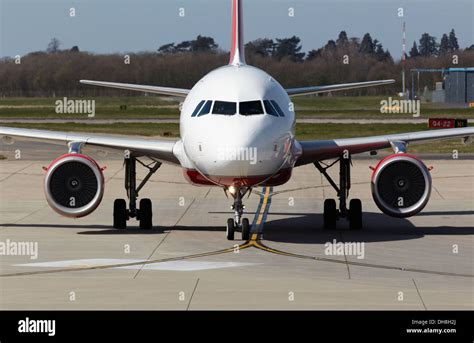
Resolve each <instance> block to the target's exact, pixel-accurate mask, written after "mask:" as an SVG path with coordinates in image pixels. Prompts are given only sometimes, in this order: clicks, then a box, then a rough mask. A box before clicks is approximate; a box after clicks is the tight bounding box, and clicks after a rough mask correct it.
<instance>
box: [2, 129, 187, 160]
mask: <svg viewBox="0 0 474 343" xmlns="http://www.w3.org/2000/svg"><path fill="white" fill-rule="evenodd" d="M0 138H2V139H3V141H4V142H5V143H7V144H8V143H10V142H12V141H15V140H23V141H24V140H29V141H39V142H46V143H54V144H64V145H66V146H67V144H69V143H73V142H74V143H82V144H83V146H84V148H87V147H91V148H97V150H115V151H117V152H123V151H126V150H128V151H130V153H131V154H134V155H136V156H150V157H154V158H155V159H157V160H159V161H162V162H166V163H170V164H176V165H179V164H180V163H179V160H178V158H177V156H176V155H175V154H174V153H173V149H174V147H175V144H176V141H172V140H157V139H143V138H142V139H138V138H129V137H119V136H106V135H95V134H85V133H68V132H57V131H47V130H33V129H20V128H13V127H0Z"/></svg>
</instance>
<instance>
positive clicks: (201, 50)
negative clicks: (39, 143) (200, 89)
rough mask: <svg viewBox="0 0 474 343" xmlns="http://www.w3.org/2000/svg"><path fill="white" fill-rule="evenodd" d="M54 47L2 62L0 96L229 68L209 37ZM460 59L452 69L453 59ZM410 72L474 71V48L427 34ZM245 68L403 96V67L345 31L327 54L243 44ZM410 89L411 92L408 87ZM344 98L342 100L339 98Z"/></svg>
mask: <svg viewBox="0 0 474 343" xmlns="http://www.w3.org/2000/svg"><path fill="white" fill-rule="evenodd" d="M60 47H61V43H60V42H59V40H57V39H52V40H51V42H50V43H49V44H48V46H47V48H46V51H38V52H33V53H30V54H28V55H26V56H23V57H21V58H20V59H19V60H18V59H17V58H3V59H1V60H0V96H2V97H5V96H55V97H61V96H99V95H110V96H113V95H117V94H118V92H122V94H129V95H139V94H140V93H133V92H127V91H117V90H111V89H106V88H98V87H91V86H85V85H81V84H79V82H78V81H79V80H80V79H93V80H102V81H111V82H125V83H139V84H150V85H161V86H169V87H182V88H190V87H192V86H193V85H194V84H195V83H196V82H197V81H198V80H199V79H200V78H201V77H202V76H204V75H205V74H206V73H208V72H209V71H211V70H212V69H215V68H217V67H219V66H222V65H224V64H226V63H227V62H228V52H226V51H223V50H222V49H221V48H220V47H219V46H218V44H217V43H216V42H215V41H214V39H213V38H212V37H205V36H197V37H196V39H193V40H189V41H183V42H179V43H169V44H165V45H163V46H161V47H159V48H158V49H157V50H156V51H155V52H141V53H131V54H127V55H124V54H92V53H88V52H82V51H80V49H79V47H77V46H74V47H72V48H70V49H60ZM454 53H455V54H456V55H457V56H458V59H457V60H458V64H456V65H453V60H452V54H454ZM406 57H407V59H406V61H405V68H406V70H410V69H411V68H448V67H472V66H474V45H471V46H470V47H468V48H465V49H461V48H460V47H459V45H458V41H457V38H456V35H455V32H454V30H451V32H449V33H447V34H445V35H443V36H442V38H441V41H440V42H439V43H438V42H437V40H436V38H434V37H433V36H431V35H429V34H428V33H424V34H423V35H422V36H421V38H420V40H419V42H418V44H417V43H416V42H414V44H413V47H412V49H411V51H410V53H409V55H407V56H406ZM246 58H247V61H248V62H249V63H250V64H252V65H255V66H256V67H259V68H261V69H263V70H265V71H267V72H268V73H270V74H271V75H272V76H273V77H275V79H277V80H278V81H280V83H282V85H283V86H284V87H303V86H310V85H323V84H332V83H346V82H358V81H368V80H376V79H387V78H394V79H396V80H397V83H396V84H394V85H391V86H386V87H375V88H367V89H360V90H354V91H347V92H343V93H342V94H357V95H361V94H371V95H375V94H394V93H396V92H399V91H400V89H401V84H400V83H401V81H400V79H401V78H400V74H401V70H402V63H401V62H400V61H394V59H393V58H392V56H391V53H390V52H389V51H388V50H387V49H384V47H383V45H382V43H381V42H380V41H379V40H378V39H376V38H373V37H372V36H371V35H370V34H369V33H367V34H365V35H364V36H363V37H362V38H361V39H360V38H357V37H348V35H347V33H346V32H345V31H341V32H340V33H339V35H338V36H337V38H336V39H334V40H329V41H328V42H327V43H326V44H325V45H324V46H322V47H320V48H318V49H312V50H310V51H308V53H304V52H302V43H301V40H300V38H299V37H296V36H292V37H288V38H276V39H270V38H262V39H257V40H254V41H251V42H249V43H247V44H246ZM435 81H441V80H440V75H439V74H423V75H421V83H422V86H423V85H429V86H433V85H434V82H435ZM408 85H410V84H408ZM338 94H341V93H338Z"/></svg>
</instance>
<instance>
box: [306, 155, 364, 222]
mask: <svg viewBox="0 0 474 343" xmlns="http://www.w3.org/2000/svg"><path fill="white" fill-rule="evenodd" d="M338 162H339V186H338V185H337V184H336V183H335V182H334V180H333V179H332V178H331V176H329V174H328V173H327V169H329V168H331V167H332V166H333V165H335V164H336V163H338ZM351 165H352V160H351V157H350V155H349V154H344V155H343V156H341V157H340V158H339V159H337V160H336V161H334V162H333V163H331V164H324V165H322V164H321V162H315V163H314V166H315V167H316V168H317V169H318V170H319V172H320V173H321V174H322V175H324V177H325V178H326V180H328V182H329V183H330V184H331V186H332V187H333V188H334V189H335V190H336V192H337V197H338V199H339V209H337V208H336V201H335V200H334V199H326V200H325V201H324V228H325V229H329V230H334V229H335V228H336V222H337V221H338V220H339V218H348V219H349V227H350V229H351V230H360V229H361V228H362V202H361V201H360V199H352V200H351V201H350V203H349V208H347V198H348V197H349V190H350V188H351Z"/></svg>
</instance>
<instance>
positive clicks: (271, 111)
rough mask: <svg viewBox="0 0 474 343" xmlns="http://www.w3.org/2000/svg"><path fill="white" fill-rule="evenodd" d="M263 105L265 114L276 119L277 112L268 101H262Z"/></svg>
mask: <svg viewBox="0 0 474 343" xmlns="http://www.w3.org/2000/svg"><path fill="white" fill-rule="evenodd" d="M263 104H264V105H265V111H266V112H267V114H269V115H271V116H274V117H278V112H277V110H276V109H275V107H273V105H272V103H271V102H270V101H269V100H263Z"/></svg>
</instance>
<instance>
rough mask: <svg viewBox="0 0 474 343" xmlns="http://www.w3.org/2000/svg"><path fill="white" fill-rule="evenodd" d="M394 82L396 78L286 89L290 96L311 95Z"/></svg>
mask: <svg viewBox="0 0 474 343" xmlns="http://www.w3.org/2000/svg"><path fill="white" fill-rule="evenodd" d="M394 82H395V80H379V81H367V82H355V83H341V84H338V85H328V86H314V87H302V88H289V89H286V92H287V93H288V95H289V96H301V95H309V94H318V93H328V92H335V91H343V90H349V89H356V88H365V87H373V86H382V85H389V84H391V83H394Z"/></svg>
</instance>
